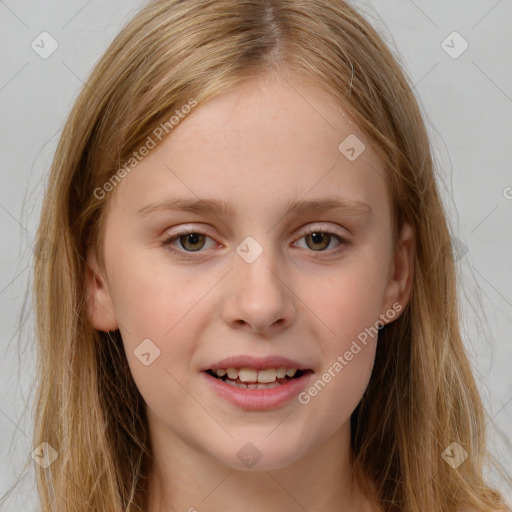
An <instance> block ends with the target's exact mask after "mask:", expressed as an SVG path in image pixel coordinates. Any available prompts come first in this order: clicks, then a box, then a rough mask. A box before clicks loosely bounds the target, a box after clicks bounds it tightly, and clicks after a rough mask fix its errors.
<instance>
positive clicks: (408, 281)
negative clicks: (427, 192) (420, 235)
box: [383, 222, 416, 314]
mask: <svg viewBox="0 0 512 512" xmlns="http://www.w3.org/2000/svg"><path fill="white" fill-rule="evenodd" d="M415 241H416V239H415V232H414V228H413V227H412V226H411V224H409V223H408V222H405V223H404V224H403V226H402V230H401V232H400V236H399V239H398V243H397V247H396V249H395V253H394V257H393V261H392V266H391V273H390V278H389V282H388V284H387V289H386V294H385V296H384V305H383V307H384V311H383V314H385V312H386V311H387V310H388V309H389V308H392V305H393V304H395V303H398V304H400V306H401V309H400V311H403V310H404V309H405V306H406V305H407V303H408V302H409V299H410V296H411V292H412V284H413V278H414V252H415V245H416V244H415Z"/></svg>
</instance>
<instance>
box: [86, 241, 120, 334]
mask: <svg viewBox="0 0 512 512" xmlns="http://www.w3.org/2000/svg"><path fill="white" fill-rule="evenodd" d="M85 292H86V311H87V317H88V319H89V321H90V323H91V325H92V326H93V327H94V328H95V329H97V330H99V331H104V332H109V331H115V330H116V329H117V328H118V324H117V319H116V316H115V311H114V303H113V301H112V297H111V295H110V292H109V289H108V285H107V281H106V279H105V278H104V277H103V275H102V273H101V271H100V269H99V267H98V264H97V261H96V256H95V254H94V251H93V250H92V249H90V250H89V251H88V254H87V264H86V267H85Z"/></svg>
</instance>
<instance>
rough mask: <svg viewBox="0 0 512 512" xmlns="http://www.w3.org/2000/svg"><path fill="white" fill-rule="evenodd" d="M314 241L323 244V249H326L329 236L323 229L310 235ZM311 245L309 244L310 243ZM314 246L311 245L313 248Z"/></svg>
mask: <svg viewBox="0 0 512 512" xmlns="http://www.w3.org/2000/svg"><path fill="white" fill-rule="evenodd" d="M309 236H310V237H311V239H312V241H313V244H315V245H316V244H321V247H320V248H321V249H325V247H327V246H328V245H329V241H328V240H329V236H330V235H326V234H325V233H322V232H321V231H315V232H313V233H311V234H310V235H309ZM308 245H309V244H308ZM312 248H313V247H311V249H312Z"/></svg>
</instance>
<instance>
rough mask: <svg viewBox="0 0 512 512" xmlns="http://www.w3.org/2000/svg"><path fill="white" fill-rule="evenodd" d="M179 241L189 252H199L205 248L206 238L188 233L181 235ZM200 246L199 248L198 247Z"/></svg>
mask: <svg viewBox="0 0 512 512" xmlns="http://www.w3.org/2000/svg"><path fill="white" fill-rule="evenodd" d="M179 241H180V243H181V245H182V247H183V248H184V249H186V250H187V251H197V250H199V249H202V248H203V246H204V241H205V236H204V235H202V234H201V233H188V234H186V235H181V236H180V237H179ZM198 246H199V247H198Z"/></svg>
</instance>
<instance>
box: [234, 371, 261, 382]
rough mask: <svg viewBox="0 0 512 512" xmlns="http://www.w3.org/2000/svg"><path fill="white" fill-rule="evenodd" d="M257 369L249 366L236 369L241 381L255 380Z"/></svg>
mask: <svg viewBox="0 0 512 512" xmlns="http://www.w3.org/2000/svg"><path fill="white" fill-rule="evenodd" d="M257 377H258V371H257V370H254V369H250V368H240V370H238V378H239V379H240V380H241V381H242V382H256V380H257Z"/></svg>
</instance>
